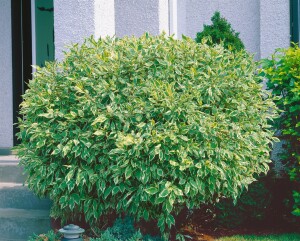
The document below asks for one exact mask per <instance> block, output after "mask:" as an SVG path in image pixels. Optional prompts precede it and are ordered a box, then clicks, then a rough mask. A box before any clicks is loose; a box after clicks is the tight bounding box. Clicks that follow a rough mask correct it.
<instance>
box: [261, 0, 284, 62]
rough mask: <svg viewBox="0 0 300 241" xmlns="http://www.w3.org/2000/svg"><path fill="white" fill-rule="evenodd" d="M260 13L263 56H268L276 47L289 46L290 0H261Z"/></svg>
mask: <svg viewBox="0 0 300 241" xmlns="http://www.w3.org/2000/svg"><path fill="white" fill-rule="evenodd" d="M260 13H261V16H260V34H261V35H260V49H261V58H266V57H268V56H270V55H271V54H272V53H273V52H274V50H275V49H276V48H286V47H289V44H290V5H289V0H260Z"/></svg>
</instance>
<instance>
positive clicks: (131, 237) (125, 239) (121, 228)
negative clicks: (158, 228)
mask: <svg viewBox="0 0 300 241" xmlns="http://www.w3.org/2000/svg"><path fill="white" fill-rule="evenodd" d="M91 241H162V239H161V238H159V237H151V236H149V235H145V236H143V235H142V234H141V232H140V231H137V230H136V229H135V228H134V225H133V220H132V218H130V217H125V218H124V219H120V218H119V219H117V220H116V222H115V223H114V225H113V226H112V227H111V228H108V229H106V230H105V231H104V232H103V233H101V234H100V237H99V238H94V239H91Z"/></svg>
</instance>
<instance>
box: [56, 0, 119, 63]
mask: <svg viewBox="0 0 300 241" xmlns="http://www.w3.org/2000/svg"><path fill="white" fill-rule="evenodd" d="M114 19H115V18H114V0H109V1H107V0H54V31H55V33H54V35H55V59H58V60H61V59H62V58H63V53H62V51H63V50H66V46H68V45H70V44H72V43H78V42H79V43H81V42H82V41H83V39H84V38H86V37H89V36H91V35H94V36H95V37H97V38H98V37H100V36H104V37H105V36H106V35H111V36H113V35H114V33H115V31H114V30H115V24H114Z"/></svg>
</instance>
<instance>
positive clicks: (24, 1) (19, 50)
mask: <svg viewBox="0 0 300 241" xmlns="http://www.w3.org/2000/svg"><path fill="white" fill-rule="evenodd" d="M33 1H34V0H33ZM31 23H32V20H31V1H28V0H11V28H12V31H11V32H12V86H13V123H17V122H18V117H19V116H20V114H19V106H20V104H21V103H22V94H24V92H25V90H26V82H27V81H28V80H29V79H31V72H32V67H31V65H32V26H31ZM18 131H19V129H18V127H17V125H16V124H14V126H13V135H14V137H13V140H14V145H17V144H18V140H17V137H16V133H17V132H18Z"/></svg>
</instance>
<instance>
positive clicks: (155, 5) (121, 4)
mask: <svg viewBox="0 0 300 241" xmlns="http://www.w3.org/2000/svg"><path fill="white" fill-rule="evenodd" d="M115 22H116V36H118V37H122V36H125V35H127V36H131V35H135V36H140V35H142V34H143V33H145V32H149V33H151V34H158V33H159V0H115Z"/></svg>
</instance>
